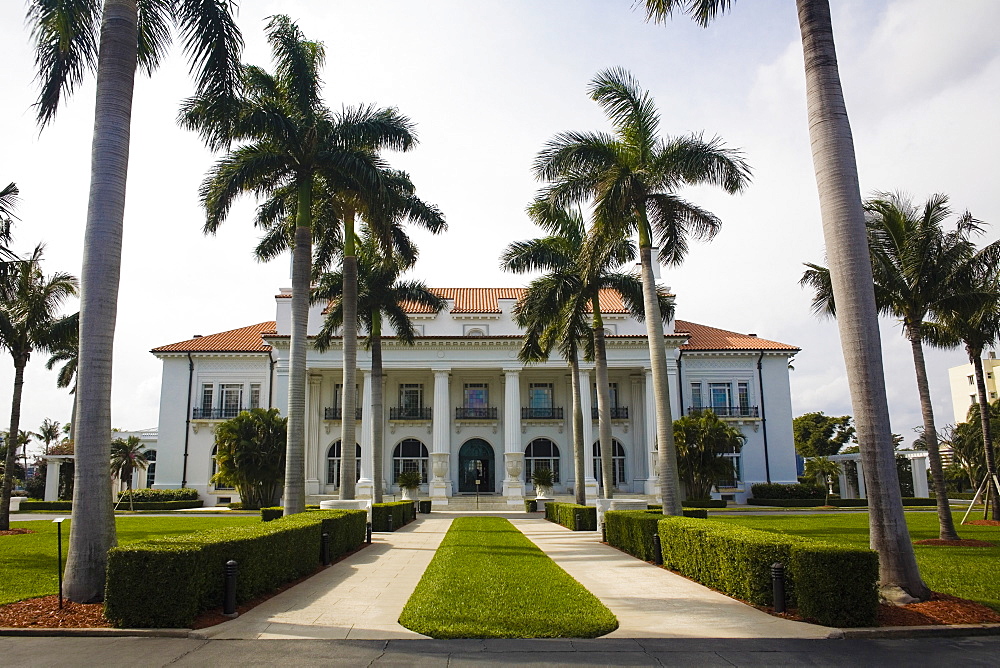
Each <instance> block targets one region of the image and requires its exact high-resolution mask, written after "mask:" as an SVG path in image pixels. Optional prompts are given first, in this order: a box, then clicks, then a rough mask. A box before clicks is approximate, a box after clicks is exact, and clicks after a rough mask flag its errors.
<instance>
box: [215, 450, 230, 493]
mask: <svg viewBox="0 0 1000 668" xmlns="http://www.w3.org/2000/svg"><path fill="white" fill-rule="evenodd" d="M217 454H219V446H217V445H216V446H213V447H212V477H215V474H216V473H218V472H219V462H217V461H215V455H217ZM212 484H213V485H215V489H216V490H231V489H236V488H235V487H227V486H226V485H220V484H218V483H212Z"/></svg>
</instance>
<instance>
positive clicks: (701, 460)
mask: <svg viewBox="0 0 1000 668" xmlns="http://www.w3.org/2000/svg"><path fill="white" fill-rule="evenodd" d="M746 440H747V439H746V436H744V435H743V433H742V432H741V431H740V430H739V429H737V428H736V427H733V426H731V425H728V424H726V423H725V422H724V421H722V420H720V419H719V417H718V416H717V415H716V414H715V413H713V412H712V411H696V412H694V413H692V414H691V415H685V416H683V417H681V418H679V419H677V420H675V421H674V442H675V443H677V466H678V469H679V470H680V477H681V481H682V482H683V483H684V486H685V487H686V488H687V495H688V498H689V499H708V498H711V496H712V488H713V487H715V486H716V485H717V484H718V483H719V481H721V480H731V479H733V478H735V477H736V466H735V464H734V462H733V458H732V457H726V456H724V455H726V454H738V453H739V452H740V450H741V449H742V448H743V444H744V443H746Z"/></svg>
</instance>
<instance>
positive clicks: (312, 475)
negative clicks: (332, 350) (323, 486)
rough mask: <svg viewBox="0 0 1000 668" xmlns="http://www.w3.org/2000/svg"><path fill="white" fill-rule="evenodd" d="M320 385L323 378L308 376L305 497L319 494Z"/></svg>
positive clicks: (321, 407) (321, 411)
mask: <svg viewBox="0 0 1000 668" xmlns="http://www.w3.org/2000/svg"><path fill="white" fill-rule="evenodd" d="M322 383H323V377H322V376H319V375H312V374H310V376H309V385H308V387H307V388H306V389H307V396H306V406H307V407H308V408H307V409H306V418H307V419H306V442H305V449H306V451H305V460H306V496H309V495H311V494H319V485H320V483H319V458H318V457H317V456H316V455H317V453H318V452H319V451H320V450H322V449H323V446H322V444H321V441H322V437H321V435H320V420H322V418H323V403H322V397H323V393H322V389H321V387H322Z"/></svg>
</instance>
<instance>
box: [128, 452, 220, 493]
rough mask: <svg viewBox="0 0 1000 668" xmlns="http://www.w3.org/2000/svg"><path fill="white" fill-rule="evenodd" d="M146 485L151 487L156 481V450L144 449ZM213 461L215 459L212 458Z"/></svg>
mask: <svg viewBox="0 0 1000 668" xmlns="http://www.w3.org/2000/svg"><path fill="white" fill-rule="evenodd" d="M145 455H146V461H147V462H148V464H146V487H149V488H152V487H153V483H155V482H156V450H146V452H145ZM212 461H215V460H212Z"/></svg>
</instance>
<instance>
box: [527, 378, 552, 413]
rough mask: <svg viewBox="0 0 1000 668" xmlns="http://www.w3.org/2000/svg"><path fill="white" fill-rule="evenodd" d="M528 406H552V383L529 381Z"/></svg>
mask: <svg viewBox="0 0 1000 668" xmlns="http://www.w3.org/2000/svg"><path fill="white" fill-rule="evenodd" d="M528 406H529V407H530V408H552V383H529V384H528Z"/></svg>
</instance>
